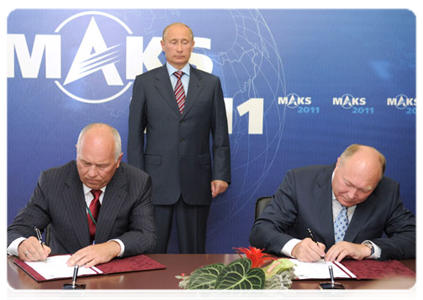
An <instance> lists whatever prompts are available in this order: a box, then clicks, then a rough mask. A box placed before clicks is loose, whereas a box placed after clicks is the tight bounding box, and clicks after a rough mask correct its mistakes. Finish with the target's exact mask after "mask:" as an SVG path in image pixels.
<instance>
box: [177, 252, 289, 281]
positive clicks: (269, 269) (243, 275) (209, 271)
mask: <svg viewBox="0 0 423 300" xmlns="http://www.w3.org/2000/svg"><path fill="white" fill-rule="evenodd" d="M234 249H235V250H236V252H237V254H238V255H239V256H240V258H239V259H237V260H235V261H233V262H232V263H230V264H228V265H225V264H223V263H217V264H211V265H207V266H204V267H200V268H198V269H196V270H194V271H193V272H192V273H191V274H190V275H185V274H181V275H180V276H175V277H176V278H177V279H180V280H181V281H180V282H179V287H180V288H183V289H289V288H290V287H291V284H292V278H293V277H294V276H295V275H294V268H293V266H294V263H293V262H291V261H290V260H289V259H285V258H280V259H277V258H274V257H271V256H270V255H267V254H265V253H263V249H257V248H255V247H251V246H250V247H248V248H234ZM241 253H243V254H245V256H246V257H243V256H242V254H241ZM270 261H271V263H269V264H267V265H266V266H264V265H265V264H266V263H268V262H270Z"/></svg>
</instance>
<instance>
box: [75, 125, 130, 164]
mask: <svg viewBox="0 0 423 300" xmlns="http://www.w3.org/2000/svg"><path fill="white" fill-rule="evenodd" d="M97 126H101V127H106V128H108V129H109V130H110V132H111V133H112V135H113V138H114V140H115V153H114V156H115V161H117V160H118V159H119V156H120V154H121V153H122V140H121V138H120V134H119V132H118V131H117V130H116V128H114V127H112V126H110V125H108V124H105V123H91V124H88V125H87V126H85V127H84V128H83V129H82V130H81V132H80V133H79V136H78V142H77V143H76V146H77V149H78V151H79V144H80V143H81V140H82V138H83V137H84V134H85V133H86V132H87V131H88V130H90V129H91V128H93V127H97Z"/></svg>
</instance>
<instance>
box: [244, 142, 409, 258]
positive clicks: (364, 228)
mask: <svg viewBox="0 0 423 300" xmlns="http://www.w3.org/2000/svg"><path fill="white" fill-rule="evenodd" d="M385 164H386V162H385V157H384V156H383V155H382V154H381V153H380V152H379V151H377V150H376V149H374V148H372V147H368V146H363V145H357V144H354V145H351V146H349V147H348V148H347V149H346V150H345V151H344V152H343V153H342V155H341V156H340V157H339V158H338V160H337V162H336V164H333V165H328V166H309V167H304V168H298V169H294V170H290V171H288V172H287V174H286V176H285V179H284V180H283V182H282V184H281V185H280V186H279V188H278V190H277V191H276V193H275V196H274V197H273V200H272V202H271V203H270V204H269V206H268V207H266V208H265V209H264V211H263V213H262V214H261V215H260V217H259V218H258V219H257V220H256V222H255V223H254V226H253V228H252V230H251V233H250V243H251V245H253V246H255V247H259V248H264V249H265V252H268V253H273V254H276V255H285V256H290V257H295V258H297V259H298V260H301V261H309V262H310V261H317V260H319V259H321V257H324V259H325V260H326V261H335V260H336V261H341V260H342V259H344V258H345V257H351V258H353V259H356V260H362V259H366V258H370V259H380V260H387V259H409V258H415V256H416V219H415V216H414V215H413V214H412V213H411V212H410V211H408V210H407V209H406V208H405V207H404V206H403V203H402V201H401V199H400V194H399V184H398V183H397V182H395V181H393V180H392V179H389V178H387V177H385V176H383V174H384V172H385ZM309 229H310V230H311V232H312V234H313V236H314V241H313V239H312V238H311V237H310V232H309Z"/></svg>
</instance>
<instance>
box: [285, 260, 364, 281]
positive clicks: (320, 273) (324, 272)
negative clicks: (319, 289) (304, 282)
mask: <svg viewBox="0 0 423 300" xmlns="http://www.w3.org/2000/svg"><path fill="white" fill-rule="evenodd" d="M292 262H293V263H294V264H295V266H294V273H295V275H296V277H297V278H298V279H330V275H329V268H328V267H329V266H330V265H332V268H333V276H334V278H357V277H356V276H355V275H354V274H353V273H352V272H351V271H350V270H348V269H347V268H346V267H345V266H344V265H342V264H341V263H339V262H336V261H334V262H326V261H325V260H324V259H321V260H319V261H316V262H302V261H299V260H297V259H292Z"/></svg>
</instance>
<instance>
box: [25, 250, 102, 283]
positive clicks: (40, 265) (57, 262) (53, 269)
mask: <svg viewBox="0 0 423 300" xmlns="http://www.w3.org/2000/svg"><path fill="white" fill-rule="evenodd" d="M70 257H71V256H70V255H58V256H51V257H47V259H46V260H45V261H36V262H25V263H26V264H27V265H28V266H30V267H31V268H32V269H34V271H36V272H37V273H38V274H39V275H41V276H42V277H44V279H45V280H51V279H56V278H68V277H69V278H70V277H72V275H73V269H74V267H68V265H67V264H66V262H67V261H68V260H69V258H70ZM101 273H103V272H102V271H101V270H99V269H97V268H96V267H91V268H84V267H81V268H79V271H78V276H83V275H96V274H101Z"/></svg>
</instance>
